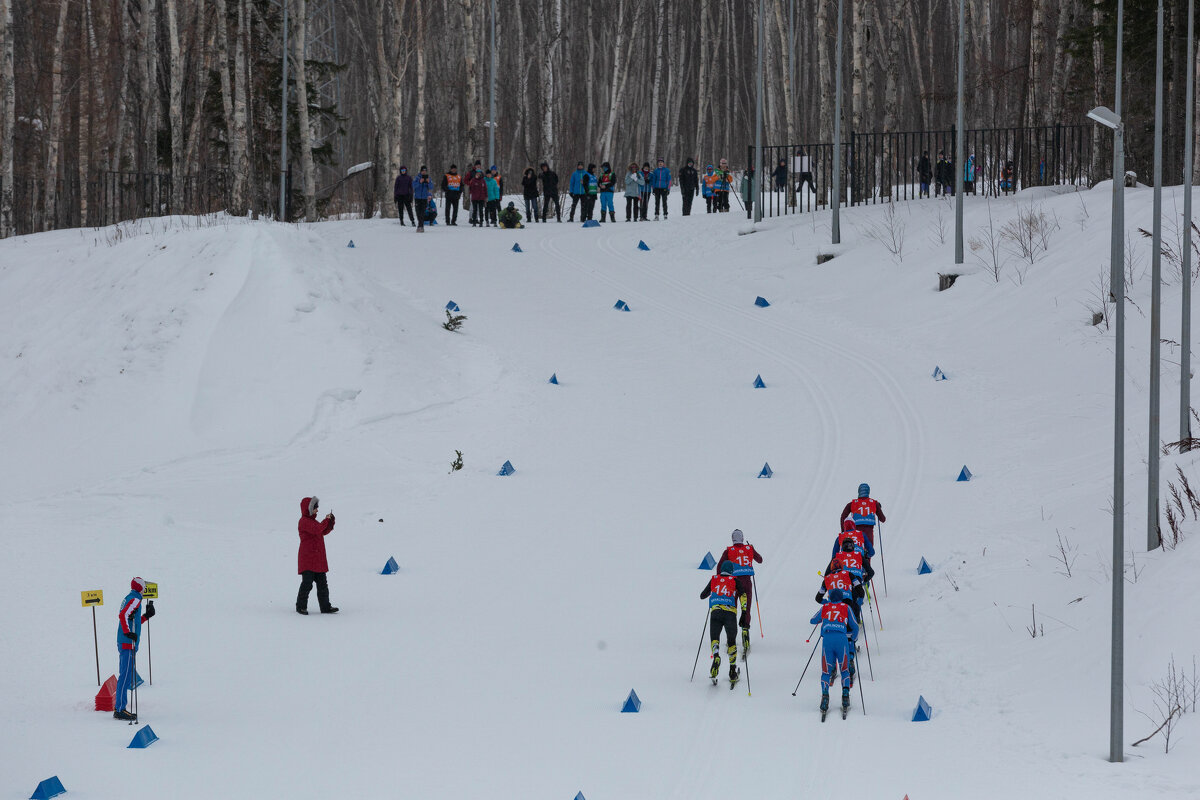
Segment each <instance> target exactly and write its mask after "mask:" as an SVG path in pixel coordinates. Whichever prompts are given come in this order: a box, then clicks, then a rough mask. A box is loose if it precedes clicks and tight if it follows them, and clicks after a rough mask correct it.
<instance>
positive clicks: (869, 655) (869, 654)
mask: <svg viewBox="0 0 1200 800" xmlns="http://www.w3.org/2000/svg"><path fill="white" fill-rule="evenodd" d="M863 644H864V645H865V646H866V648H867V669H869V670H870V671H871V680H872V681H874V680H875V667H873V666H872V665H871V642H870V640H869V639H868V638H867V637H866V635H865V634H864V635H863Z"/></svg>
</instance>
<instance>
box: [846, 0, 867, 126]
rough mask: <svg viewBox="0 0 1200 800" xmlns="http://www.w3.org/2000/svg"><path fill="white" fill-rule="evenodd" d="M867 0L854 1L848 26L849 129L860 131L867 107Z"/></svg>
mask: <svg viewBox="0 0 1200 800" xmlns="http://www.w3.org/2000/svg"><path fill="white" fill-rule="evenodd" d="M866 12H867V0H854V16H853V17H852V23H851V25H850V42H851V47H850V50H851V53H850V91H851V102H850V129H851V130H853V131H860V132H861V131H862V130H863V124H864V122H865V121H866V119H865V114H866V107H867V93H866V90H867V69H868V67H867V36H868V35H869V30H870V28H869V27H868V25H867V13H866Z"/></svg>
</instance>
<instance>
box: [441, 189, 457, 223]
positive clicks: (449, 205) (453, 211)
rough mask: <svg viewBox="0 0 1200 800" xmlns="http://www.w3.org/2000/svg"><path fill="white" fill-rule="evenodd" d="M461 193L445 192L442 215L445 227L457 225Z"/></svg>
mask: <svg viewBox="0 0 1200 800" xmlns="http://www.w3.org/2000/svg"><path fill="white" fill-rule="evenodd" d="M461 196H462V192H461V191H458V192H454V191H447V192H446V209H445V212H444V213H443V214H442V218H443V219H444V220H446V224H447V225H457V224H458V201H459V200H460V199H461Z"/></svg>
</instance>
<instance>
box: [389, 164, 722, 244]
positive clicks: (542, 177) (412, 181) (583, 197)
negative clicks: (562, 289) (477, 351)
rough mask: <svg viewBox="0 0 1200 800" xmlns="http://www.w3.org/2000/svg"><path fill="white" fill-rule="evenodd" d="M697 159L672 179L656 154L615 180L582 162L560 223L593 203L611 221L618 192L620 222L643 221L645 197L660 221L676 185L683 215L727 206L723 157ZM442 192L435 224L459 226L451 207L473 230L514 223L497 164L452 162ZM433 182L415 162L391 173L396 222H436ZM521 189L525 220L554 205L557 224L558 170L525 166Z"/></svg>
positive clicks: (543, 217) (591, 215) (591, 214)
mask: <svg viewBox="0 0 1200 800" xmlns="http://www.w3.org/2000/svg"><path fill="white" fill-rule="evenodd" d="M695 164H696V161H695V159H693V158H689V159H687V164H686V166H684V167H683V168H681V169H680V170H679V175H678V181H676V177H675V175H674V174H673V173H672V172H671V170H670V168H668V167H667V165H666V161H665V160H664V159H662V158H659V159H658V160H657V166H656V167H653V168H652V167H651V166H650V162H649V161H645V162H643V163H642V165H641V166H640V167H639V166H638V164H637V162H636V161H630V162H629V165H628V166H627V167H626V171H625V174H624V176H623V177H622V178H620V179H619V178H618V176H617V173H616V172H615V171H614V170H613V168H612V165H611V164H610V163H609V162H607V161H605V162H604V163H602V164H601V165H600V167H599V168H597V167H596V165H595V164H588V165H587V166H586V167H585V166H584V163H583V162H582V161H579V162H577V163H576V165H575V171H574V172H572V173H571V175H570V178H569V180H568V183H567V189H568V192H567V193H568V195H569V197H570V203H571V204H570V208H569V210H568V212H567V222H574V221H575V213H576V211H578V212H579V221H580V222H587V221H589V220H593V219H595V209H596V201H597V200H599V202H600V220H599V221H600V222H616V221H617V211H616V206H615V204H614V202H613V197H614V195H615V194H616V193H617V192H618V191H619V190H622V189H623V193H624V197H625V221H626V222H646V221H647V220H648V219H649V213H650V205H651V199H653V204H654V219H655V220H658V219H660V218H661V219H663V220H665V219H667V214H668V211H667V198H668V197H669V196H670V193H671V189H672V188H673V187H674V186H675V185H676V183H678V186H679V191H680V194H681V196H682V198H683V215H684V216H685V217H686V216H689V215H690V214H691V213H692V201H693V200H694V199H695V198H696V197H703V198H704V202H705V208H706V209H707V211H708V213H710V214H716V213H722V212H727V211H729V192H730V190H731V189H732V187H733V173H732V172H731V171H730V169H729V162H728V161H727V160H726V159H724V158H722V159H720V161H719V162H718V163H717V166H716V167H714V166H713V165H712V164H711V163H710V164H707V165H706V166H705V169H704V172H702V173H701V172H699V171H697V169H696V166H695ZM440 186H441V191H442V200H443V211H442V222H443V224H445V225H448V226H457V225H458V210H459V208H460V207H462V208H463V209H465V210H469V212H470V224H471V225H472V226H474V227H477V228H491V227H497V228H520V227H524V225H523V224H522V223H521V220H522V216H521V212H520V211H519V210H518V209H517V207H516V203H515V202H511V201H510V202H509V203H508V205H507V206H506V207H505V208H504V209H503V210H501V208H500V204H501V200H502V198H503V197H504V195H505V191H504V178H503V176H502V175H501V174H500V169H499V168H498V167H497V166H496V165H495V164H493V165H491V166H490V167H487V168H484V166H483V163H482V162H481V161H480V160H476V161H475V163H474V164H473V165H472V166H471V168H470V169H468V170H467V171H466V173H465V174H464V173H460V172H459V171H458V165H457V164H451V165H450V168H449V169H448V170H447V171H446V173H445V174H444V175H443V176H442V180H441V184H440ZM434 194H435V184H434V181H433V178H431V177H430V175H429V170H428V168H427V167H425V166H422V167H421V169H420V171H419V172H418V174H417V176H416V177H415V178H414V177H413V176H411V175H409V173H408V167H407V166H402V167H400V174H399V175H398V176H397V177H396V181H395V184H394V186H393V191H392V196H393V200H394V201H395V203H396V212H397V215H398V216H399V217H400V224H401V225H404V224H405V222H404V220H405V218H406V216H407V219H408V221H409V222H410V223H411V224H413V225H415V226H416V227H417V231H418V232H423V231H424V230H425V226H426V225H436V224H437V204H436V201H435V200H434ZM521 194H522V198H523V199H524V201H525V215H524V219H526V220H529V221H531V222H548V221H549V218H550V216H551V206H553V208H554V210H553V216H554V219H556V220H557V221H558V222H562V206H563V205H564V204H565V202H564V201H563V200H561V199H560V194H559V178H558V173H556V172H555V171H554V170H553V169H551V167H550V164H549V163H547V162H545V161H543V162H542V163H541V164H540V165H539V170H535V169H534V168H533V167H532V166H530V167H527V168H526V169H525V171H524V173H523V174H522V176H521Z"/></svg>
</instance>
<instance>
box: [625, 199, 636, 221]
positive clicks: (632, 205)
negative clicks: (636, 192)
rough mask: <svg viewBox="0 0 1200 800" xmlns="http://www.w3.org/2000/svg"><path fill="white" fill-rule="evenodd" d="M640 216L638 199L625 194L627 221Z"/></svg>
mask: <svg viewBox="0 0 1200 800" xmlns="http://www.w3.org/2000/svg"><path fill="white" fill-rule="evenodd" d="M637 218H638V199H637V198H636V197H630V196H629V195H625V221H626V222H629V221H631V220H636V219H637Z"/></svg>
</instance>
